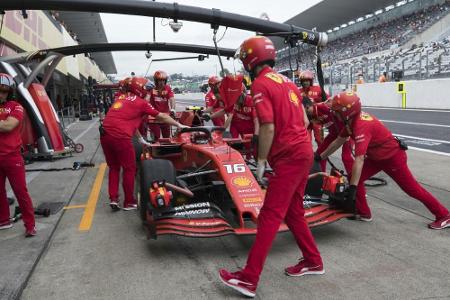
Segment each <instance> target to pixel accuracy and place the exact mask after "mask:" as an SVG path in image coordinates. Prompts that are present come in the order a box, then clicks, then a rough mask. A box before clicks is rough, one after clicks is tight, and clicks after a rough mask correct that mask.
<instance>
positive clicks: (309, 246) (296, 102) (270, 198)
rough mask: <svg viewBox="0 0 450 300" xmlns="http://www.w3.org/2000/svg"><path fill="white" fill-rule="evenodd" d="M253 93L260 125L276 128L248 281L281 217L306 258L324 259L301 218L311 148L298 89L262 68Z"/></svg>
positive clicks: (246, 271)
mask: <svg viewBox="0 0 450 300" xmlns="http://www.w3.org/2000/svg"><path fill="white" fill-rule="evenodd" d="M252 94H253V97H254V103H255V107H256V111H257V115H258V119H259V122H260V124H265V123H273V124H274V127H275V134H274V140H273V143H272V147H271V149H270V153H269V157H268V162H269V164H270V166H271V167H272V168H273V170H274V174H275V175H274V176H273V177H271V179H270V181H269V186H268V189H267V193H266V196H265V200H264V205H263V207H262V208H261V211H260V214H259V216H258V232H257V234H256V238H255V242H254V244H253V246H252V248H251V250H250V253H249V256H248V260H247V265H246V266H245V268H244V269H243V271H242V274H243V275H244V276H245V278H246V279H247V280H249V281H251V282H252V283H254V284H257V282H258V280H259V276H260V274H261V271H262V269H263V265H264V262H265V260H266V257H267V254H268V252H269V249H270V248H271V246H272V241H273V239H274V238H275V235H276V234H277V232H278V229H279V227H280V224H281V223H282V222H283V221H285V222H286V224H287V226H288V227H289V229H290V230H291V231H292V233H293V235H294V237H295V240H296V242H297V245H298V246H299V248H300V249H301V251H302V253H303V257H304V259H305V260H306V261H308V262H309V263H311V264H317V265H321V264H322V259H321V257H320V253H319V250H318V249H317V246H316V243H315V241H314V239H313V237H312V235H311V231H310V229H309V227H308V224H307V222H306V220H305V217H304V209H303V194H304V191H305V187H306V183H307V180H308V173H309V170H310V168H311V165H312V161H313V152H312V146H311V142H310V137H309V135H308V132H307V130H306V128H305V123H304V117H303V107H302V101H301V95H300V92H299V91H298V88H297V87H296V86H295V84H294V83H292V82H291V81H289V79H287V78H285V77H284V76H281V75H279V74H277V73H275V72H274V71H273V70H272V69H271V68H270V67H266V68H265V69H263V70H262V71H261V72H260V74H259V75H258V77H257V78H256V80H255V81H254V82H253V85H252Z"/></svg>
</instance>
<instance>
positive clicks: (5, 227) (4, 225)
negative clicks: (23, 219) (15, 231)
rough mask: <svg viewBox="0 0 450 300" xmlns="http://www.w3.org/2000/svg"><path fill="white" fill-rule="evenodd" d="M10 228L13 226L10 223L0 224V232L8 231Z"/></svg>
mask: <svg viewBox="0 0 450 300" xmlns="http://www.w3.org/2000/svg"><path fill="white" fill-rule="evenodd" d="M11 227H13V224H12V223H11V222H5V223H1V224H0V230H3V229H9V228H11Z"/></svg>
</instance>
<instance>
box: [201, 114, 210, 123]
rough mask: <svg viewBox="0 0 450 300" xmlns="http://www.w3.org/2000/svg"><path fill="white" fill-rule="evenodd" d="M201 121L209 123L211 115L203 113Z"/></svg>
mask: <svg viewBox="0 0 450 300" xmlns="http://www.w3.org/2000/svg"><path fill="white" fill-rule="evenodd" d="M202 119H203V120H205V121H206V122H209V121H211V115H210V114H208V113H204V114H203V115H202Z"/></svg>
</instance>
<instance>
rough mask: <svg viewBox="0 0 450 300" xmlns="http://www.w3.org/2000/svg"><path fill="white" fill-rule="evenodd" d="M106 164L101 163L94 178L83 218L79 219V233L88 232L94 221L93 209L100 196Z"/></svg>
mask: <svg viewBox="0 0 450 300" xmlns="http://www.w3.org/2000/svg"><path fill="white" fill-rule="evenodd" d="M105 171H106V163H102V164H101V165H100V167H99V169H98V172H97V177H96V178H95V181H94V185H93V186H92V190H91V194H90V195H89V199H88V201H87V203H86V208H85V209H84V214H83V217H82V218H81V222H80V226H79V227H78V230H79V231H88V230H90V229H91V226H92V221H93V219H94V214H95V208H96V206H97V200H98V197H99V196H100V189H101V187H102V183H103V177H105Z"/></svg>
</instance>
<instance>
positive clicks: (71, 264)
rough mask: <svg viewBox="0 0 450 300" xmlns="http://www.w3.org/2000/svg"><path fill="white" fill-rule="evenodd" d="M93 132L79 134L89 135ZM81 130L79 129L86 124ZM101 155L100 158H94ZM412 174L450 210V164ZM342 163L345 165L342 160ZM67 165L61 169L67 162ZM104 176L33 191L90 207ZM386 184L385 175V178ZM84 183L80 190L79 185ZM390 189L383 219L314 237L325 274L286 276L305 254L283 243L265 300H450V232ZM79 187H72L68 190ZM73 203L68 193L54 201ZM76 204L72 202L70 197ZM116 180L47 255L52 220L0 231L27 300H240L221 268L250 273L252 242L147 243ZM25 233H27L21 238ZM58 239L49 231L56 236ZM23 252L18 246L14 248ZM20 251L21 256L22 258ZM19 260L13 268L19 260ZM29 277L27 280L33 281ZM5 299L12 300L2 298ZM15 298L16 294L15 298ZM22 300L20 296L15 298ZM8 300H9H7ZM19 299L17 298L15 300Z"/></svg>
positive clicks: (375, 194) (89, 151)
mask: <svg viewBox="0 0 450 300" xmlns="http://www.w3.org/2000/svg"><path fill="white" fill-rule="evenodd" d="M87 125H88V124H86V123H83V124H79V126H83V128H86V127H87ZM73 130H79V131H82V130H81V129H78V124H77V126H74V128H73ZM82 142H84V143H85V146H86V153H84V154H83V155H82V157H81V158H78V160H84V159H83V158H86V159H87V158H90V157H91V156H92V155H94V159H93V161H94V162H95V163H96V164H97V165H98V164H100V163H102V162H104V158H103V155H102V152H101V150H100V151H98V152H95V149H96V147H97V146H98V133H97V131H96V129H95V130H94V128H93V129H92V130H90V131H89V132H88V134H87V135H86V136H85V137H84V138H83V139H82ZM94 153H95V154H94ZM408 155H409V161H410V166H411V169H412V170H413V172H414V174H416V175H417V178H418V179H419V181H421V182H423V183H424V184H426V186H427V188H429V189H430V191H431V192H433V193H434V194H435V195H436V196H437V197H439V198H440V199H441V200H442V201H443V202H444V203H445V205H446V206H447V207H450V188H448V178H447V177H446V176H448V174H449V173H450V172H449V171H450V166H449V158H448V157H447V156H443V155H436V154H431V153H424V152H418V151H415V150H411V151H408ZM334 160H335V161H338V156H336V158H334ZM58 163H61V162H59V161H58ZM97 173H98V169H87V170H85V172H84V175H83V176H81V174H78V173H76V174H75V175H76V176H75V175H74V174H72V173H70V174H68V175H65V176H66V177H63V174H62V173H58V174H41V176H38V177H36V178H35V179H34V180H33V181H32V182H31V184H30V191H31V193H32V197H33V199H36V200H37V201H42V199H45V198H47V197H49V195H48V192H49V190H52V189H55V188H56V187H58V186H59V187H62V186H65V187H67V188H68V190H70V189H72V191H73V190H75V192H74V193H73V195H74V196H73V197H71V198H72V201H71V202H70V205H82V204H85V203H86V200H87V199H88V198H89V195H90V194H91V191H92V183H93V182H94V179H95V178H96V176H97ZM381 176H384V175H381ZM80 179H81V181H80V184H79V185H78V187H77V185H76V184H75V183H76V181H77V180H80ZM388 182H389V185H388V186H386V187H381V188H372V189H370V190H368V198H369V203H370V205H371V207H372V210H373V214H374V221H373V222H372V223H359V222H354V221H349V220H342V221H339V222H337V223H334V224H331V225H328V226H324V227H320V228H316V229H314V230H313V234H314V236H315V238H316V241H317V243H318V246H319V249H320V250H321V252H322V255H323V258H324V262H325V267H326V272H327V273H326V274H325V275H323V276H311V277H304V278H288V277H286V276H285V275H284V274H283V268H284V267H285V266H287V265H291V264H293V263H295V262H296V260H297V258H299V256H300V254H299V253H298V250H297V247H296V244H295V241H294V239H293V238H292V236H291V235H290V234H289V233H285V234H280V235H278V236H277V239H276V240H275V242H274V245H273V248H272V250H271V252H270V254H269V257H268V259H267V264H266V267H265V270H264V272H263V275H262V278H261V282H260V286H259V288H258V298H259V299H299V298H307V299H425V298H432V299H448V298H450V285H449V284H448V283H449V282H450V262H449V260H448V257H449V255H450V250H449V249H450V230H445V231H431V230H429V229H427V228H426V226H425V225H426V223H428V222H429V221H430V219H431V215H430V214H429V213H428V212H426V210H425V209H424V207H423V206H422V205H421V204H420V203H418V202H417V201H414V200H412V199H410V198H408V197H407V196H406V195H405V194H404V193H403V192H402V191H400V190H399V189H398V188H397V187H396V186H395V184H394V183H393V182H392V181H391V180H388ZM69 187H70V188H69ZM57 192H59V193H60V195H59V198H64V197H66V194H67V193H65V194H63V193H62V192H61V189H59V190H57V191H52V193H53V194H52V195H51V196H52V197H53V198H57V195H56V194H55V193H57ZM69 196H70V194H69ZM107 199H108V196H107V180H106V178H105V180H103V184H102V188H101V193H100V197H99V199H98V202H97V206H96V212H95V215H94V219H93V223H92V227H91V229H90V230H89V231H84V232H80V231H79V230H78V226H79V224H80V220H81V218H82V215H83V213H84V210H83V209H71V210H67V211H66V212H65V213H64V215H63V216H62V218H61V220H60V222H59V224H58V226H57V228H56V230H55V232H54V234H53V237H52V238H51V240H50V241H49V244H48V247H45V245H44V244H42V243H40V239H41V238H43V235H44V232H46V231H45V230H47V228H51V226H50V225H48V227H46V228H43V227H44V225H45V226H47V224H43V223H44V222H46V221H49V220H46V219H38V229H40V230H39V234H40V236H38V237H37V239H34V240H33V239H30V240H25V239H23V238H22V237H21V236H19V234H18V233H17V232H20V233H21V228H20V226H21V224H16V226H15V228H14V230H15V231H14V232H9V233H6V234H7V235H9V239H7V238H5V233H4V232H0V240H1V243H2V247H0V257H2V256H3V255H4V254H5V252H4V250H5V248H4V247H3V245H4V241H6V242H8V243H10V244H11V246H10V247H8V253H12V254H10V255H9V258H10V260H9V261H8V260H3V259H2V261H1V264H0V265H1V266H2V272H1V273H4V272H3V270H4V269H3V266H4V265H6V266H8V271H12V272H14V270H19V269H21V270H22V276H16V277H14V279H17V282H19V280H20V279H23V277H26V276H28V275H29V274H31V276H30V279H29V281H28V283H27V285H26V288H25V289H24V291H23V293H22V299H63V298H64V299H80V298H85V299H155V298H159V299H239V298H241V297H239V296H238V295H237V294H236V293H234V292H233V291H232V290H230V289H228V288H227V287H225V286H223V285H222V284H221V283H220V281H219V279H218V276H217V271H218V269H219V268H222V267H226V268H230V269H236V268H237V267H239V266H243V265H244V264H245V260H246V255H247V252H248V250H249V248H250V246H251V243H252V241H253V237H235V236H228V237H221V238H212V239H191V238H182V237H175V236H165V237H160V238H159V239H158V240H156V241H153V240H150V241H148V240H147V239H146V236H145V232H144V231H143V229H142V227H141V224H140V221H139V218H138V216H137V214H136V212H124V211H120V212H117V213H112V212H111V211H110V208H109V207H108V205H107ZM19 228H20V229H19ZM48 230H50V229H48ZM12 245H14V247H13V246H12ZM23 249H27V251H36V252H37V251H38V250H39V251H41V252H42V250H45V251H44V252H43V253H42V256H41V258H40V260H39V261H38V263H37V265H36V267H35V269H34V271H33V272H31V270H28V273H26V268H25V267H24V266H25V265H26V266H29V265H30V264H34V262H31V261H33V260H34V261H36V259H37V257H28V256H27V255H25V254H26V253H27V252H24V251H25V250H23ZM14 252H15V253H14ZM17 253H18V254H20V259H15V260H12V258H13V257H14V254H16V255H18V254H17ZM25 273H26V274H25ZM5 279H8V276H3V277H0V284H1V285H0V286H1V288H0V291H2V292H3V291H4V290H8V288H9V289H14V288H16V289H19V287H18V284H16V282H15V281H14V280H12V279H11V280H9V281H8V282H7V283H8V286H7V285H6V284H5ZM0 295H2V297H0V298H2V299H3V294H1V293H0ZM9 295H11V294H9ZM16 295H17V294H16ZM4 298H5V299H9V298H8V294H7V295H6V297H4ZM13 298H14V297H11V299H13Z"/></svg>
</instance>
